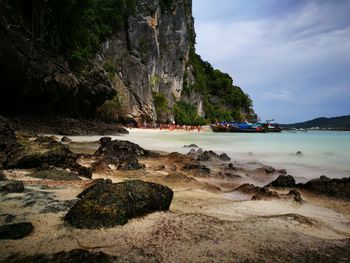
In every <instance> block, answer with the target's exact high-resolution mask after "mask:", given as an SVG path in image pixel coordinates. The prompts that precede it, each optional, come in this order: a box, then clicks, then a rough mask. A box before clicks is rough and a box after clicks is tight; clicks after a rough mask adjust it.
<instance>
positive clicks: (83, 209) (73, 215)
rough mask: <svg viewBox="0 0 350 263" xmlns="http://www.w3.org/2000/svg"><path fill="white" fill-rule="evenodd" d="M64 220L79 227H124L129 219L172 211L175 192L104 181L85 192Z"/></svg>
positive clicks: (138, 183)
mask: <svg viewBox="0 0 350 263" xmlns="http://www.w3.org/2000/svg"><path fill="white" fill-rule="evenodd" d="M80 196H81V197H82V199H80V200H79V201H78V202H77V203H76V204H75V205H74V206H73V207H72V208H71V209H70V210H69V211H68V213H67V214H66V216H65V218H64V220H65V221H66V222H67V223H68V224H70V225H71V226H73V227H77V228H90V229H93V228H99V227H113V226H116V225H124V224H126V223H127V222H128V219H130V218H134V217H138V216H142V215H145V214H148V213H151V212H154V211H165V210H168V209H169V206H170V204H171V201H172V198H173V191H172V190H171V189H170V188H168V187H166V186H163V185H160V184H156V183H150V182H144V181H141V180H131V181H126V182H123V183H117V184H113V183H111V182H110V181H100V182H99V183H96V184H95V185H93V186H92V187H90V188H89V189H87V190H85V191H84V192H83V194H82V195H80Z"/></svg>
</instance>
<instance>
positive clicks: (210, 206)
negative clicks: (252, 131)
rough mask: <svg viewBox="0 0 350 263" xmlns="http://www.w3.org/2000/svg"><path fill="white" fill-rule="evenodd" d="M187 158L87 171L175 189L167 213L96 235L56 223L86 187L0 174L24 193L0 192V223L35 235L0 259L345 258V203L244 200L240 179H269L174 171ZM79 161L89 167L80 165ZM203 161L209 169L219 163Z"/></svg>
mask: <svg viewBox="0 0 350 263" xmlns="http://www.w3.org/2000/svg"><path fill="white" fill-rule="evenodd" d="M76 146H77V145H74V144H73V147H75V149H76V150H77V149H78V148H79V147H80V148H79V149H78V151H81V149H84V144H82V145H79V147H76ZM91 147H93V146H91V145H90V144H89V145H87V147H85V150H86V151H91V150H92V148H91ZM186 158H187V157H186V156H184V157H182V156H177V155H175V156H172V157H169V156H165V155H161V156H160V157H154V158H143V159H140V163H143V164H144V165H145V169H144V170H136V171H120V170H115V169H114V167H112V166H111V167H109V168H108V169H101V170H98V171H97V172H95V173H94V174H93V179H96V178H109V179H111V180H112V181H113V182H121V181H124V180H129V179H136V178H137V179H141V180H145V181H153V182H157V183H161V184H164V185H167V186H169V187H171V188H172V189H173V191H174V199H173V201H172V204H171V207H170V211H169V212H156V213H152V214H149V215H146V216H144V217H141V218H136V219H132V220H130V221H129V223H127V224H126V225H124V226H117V227H114V228H101V229H97V230H81V229H74V228H72V227H70V226H68V225H66V224H64V222H63V216H64V215H65V213H66V212H67V211H68V209H69V206H68V207H65V206H64V204H65V203H64V202H65V201H72V203H74V200H76V196H77V194H79V193H80V192H81V191H82V190H83V189H85V188H86V187H87V186H88V185H89V184H90V181H89V180H79V181H51V180H42V179H34V178H32V177H29V176H28V173H26V172H25V171H23V170H9V171H6V172H5V175H6V177H7V178H8V179H15V180H22V181H23V182H24V184H25V187H26V189H27V190H26V191H25V192H24V193H20V194H7V195H3V194H0V198H1V212H0V214H1V217H0V221H1V222H0V223H1V224H4V223H5V219H6V216H5V215H15V216H16V217H15V219H14V220H13V222H22V221H31V222H32V223H33V225H34V229H35V230H34V232H33V233H32V234H30V235H29V236H28V237H26V238H23V239H21V240H2V241H1V253H0V260H3V261H4V260H5V259H6V258H7V257H8V256H10V255H11V254H14V253H20V254H23V255H31V254H36V253H54V252H59V251H63V250H65V251H69V250H72V249H76V248H83V249H88V250H90V251H102V252H104V253H106V254H109V255H115V256H118V257H119V258H120V261H121V262H124V261H125V262H130V261H131V262H135V261H136V262H140V261H141V262H150V261H151V262H242V261H250V262H310V261H319V262H332V261H333V262H348V261H349V260H350V241H349V240H350V202H348V201H343V200H337V199H332V198H326V197H323V196H318V195H314V194H311V193H308V192H301V195H302V198H303V200H304V201H303V202H302V203H298V202H295V201H294V200H293V199H268V200H251V198H252V196H251V195H250V194H244V193H241V192H238V191H235V190H234V189H235V188H236V187H237V186H239V185H241V184H242V183H244V182H249V183H255V184H256V185H258V184H260V185H264V184H266V183H268V182H271V181H272V180H274V179H275V178H276V176H277V175H275V174H271V175H266V174H261V173H258V172H256V168H257V166H258V165H259V164H254V165H253V166H252V164H248V165H244V164H240V165H241V168H242V169H243V170H244V171H245V176H242V177H236V178H235V177H233V178H221V177H219V178H216V177H215V176H214V177H213V176H207V177H206V176H203V175H198V174H196V173H194V172H193V171H183V170H182V169H181V165H182V164H183V160H184V159H186ZM80 162H81V164H84V165H86V166H88V165H89V160H88V159H84V158H82V159H81V161H80ZM205 164H206V165H207V166H208V167H211V169H213V168H214V167H215V166H217V165H218V164H217V163H215V162H212V163H210V162H206V163H205ZM243 170H242V171H243ZM214 174H215V173H214ZM242 175H243V174H242ZM288 190H290V189H285V190H282V191H280V192H281V193H284V192H288ZM29 197H30V198H29ZM45 197H47V198H45ZM45 200H46V201H45ZM31 201H33V202H32V203H31V205H29V204H30V202H31ZM53 204H60V205H61V206H60V207H59V208H60V209H61V211H58V212H57V211H53V212H50V211H48V212H45V213H43V209H44V208H47V207H50V206H51V207H52V205H53Z"/></svg>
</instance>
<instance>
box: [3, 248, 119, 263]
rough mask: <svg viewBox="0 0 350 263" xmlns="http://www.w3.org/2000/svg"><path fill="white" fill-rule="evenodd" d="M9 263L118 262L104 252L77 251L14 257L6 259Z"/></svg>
mask: <svg viewBox="0 0 350 263" xmlns="http://www.w3.org/2000/svg"><path fill="white" fill-rule="evenodd" d="M6 262H8V263H14V262H26V263H38V262H39V263H66V262H71V263H73V262H81V263H96V262H102V263H112V262H118V258H117V257H115V256H110V255H107V254H105V253H103V252H89V251H88V250H83V249H75V250H71V251H69V252H66V251H62V252H58V253H55V254H49V255H48V254H37V255H32V256H20V255H13V256H10V257H8V258H7V259H6Z"/></svg>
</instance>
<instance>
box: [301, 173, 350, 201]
mask: <svg viewBox="0 0 350 263" xmlns="http://www.w3.org/2000/svg"><path fill="white" fill-rule="evenodd" d="M297 186H298V187H299V188H302V189H306V190H308V191H311V192H313V193H316V194H322V195H326V196H329V197H336V198H341V199H346V200H350V177H348V178H342V179H330V178H328V177H326V176H324V175H323V176H321V177H320V178H319V179H313V180H310V181H308V182H307V183H305V184H298V185H297Z"/></svg>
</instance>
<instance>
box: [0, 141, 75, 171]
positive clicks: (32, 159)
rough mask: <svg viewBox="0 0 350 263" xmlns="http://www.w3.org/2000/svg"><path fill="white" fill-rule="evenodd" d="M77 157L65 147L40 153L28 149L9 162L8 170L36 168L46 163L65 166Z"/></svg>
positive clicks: (53, 148) (60, 146)
mask: <svg viewBox="0 0 350 263" xmlns="http://www.w3.org/2000/svg"><path fill="white" fill-rule="evenodd" d="M75 160H76V156H75V154H73V153H72V152H71V151H70V150H69V149H68V148H67V147H66V146H65V145H58V146H55V147H52V148H51V149H42V150H40V151H36V150H32V149H30V148H27V149H25V150H23V151H21V152H19V153H17V154H16V156H14V157H13V158H12V159H11V160H9V161H8V163H7V165H6V167H7V168H36V167H40V166H41V165H42V164H44V163H46V164H48V165H58V166H60V165H64V164H68V163H70V162H75Z"/></svg>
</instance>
